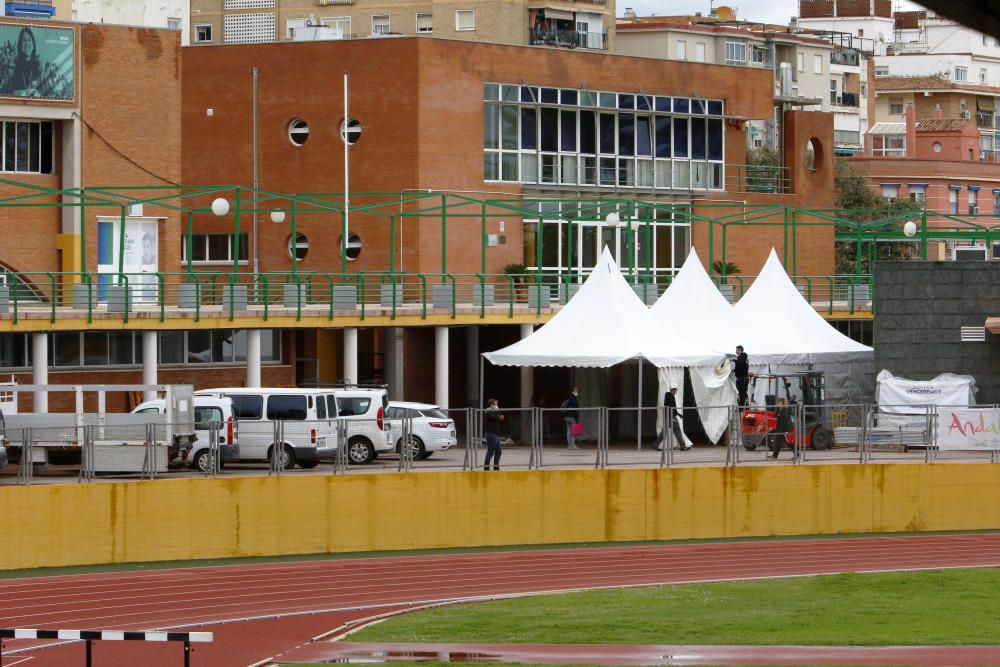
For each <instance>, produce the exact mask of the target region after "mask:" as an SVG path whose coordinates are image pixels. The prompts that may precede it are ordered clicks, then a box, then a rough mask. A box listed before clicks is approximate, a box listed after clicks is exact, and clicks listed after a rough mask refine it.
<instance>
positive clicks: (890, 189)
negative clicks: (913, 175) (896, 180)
mask: <svg viewBox="0 0 1000 667" xmlns="http://www.w3.org/2000/svg"><path fill="white" fill-rule="evenodd" d="M882 196H883V197H885V198H886V199H887V200H888V201H896V200H897V199H899V185H896V184H892V183H883V184H882Z"/></svg>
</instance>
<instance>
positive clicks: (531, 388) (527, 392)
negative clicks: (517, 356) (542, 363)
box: [520, 324, 535, 408]
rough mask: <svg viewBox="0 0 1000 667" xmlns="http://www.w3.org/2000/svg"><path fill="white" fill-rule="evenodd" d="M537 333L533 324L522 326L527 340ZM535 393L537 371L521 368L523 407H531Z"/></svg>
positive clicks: (522, 335)
mask: <svg viewBox="0 0 1000 667" xmlns="http://www.w3.org/2000/svg"><path fill="white" fill-rule="evenodd" d="M534 331H535V326H534V325H533V324H522V325H521V338H527V337H528V336H530V335H531V334H532V333H534ZM534 393H535V369H534V368H531V367H530V366H523V367H522V368H521V405H520V407H522V408H527V407H529V406H530V405H531V397H532V396H533V395H534Z"/></svg>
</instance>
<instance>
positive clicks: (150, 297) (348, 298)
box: [0, 271, 872, 325]
mask: <svg viewBox="0 0 1000 667" xmlns="http://www.w3.org/2000/svg"><path fill="white" fill-rule="evenodd" d="M13 275H15V276H16V277H17V279H18V281H19V283H18V284H16V285H13V286H11V287H9V288H7V287H0V291H2V290H7V293H8V296H9V301H10V314H11V321H12V323H13V324H15V325H16V324H18V323H20V322H22V321H23V320H24V319H25V318H26V317H28V316H30V317H31V318H32V319H38V317H39V316H41V317H44V318H45V319H47V320H48V322H50V323H52V324H55V323H56V322H57V321H58V320H59V319H60V318H63V319H68V318H81V317H83V318H86V321H87V323H88V324H90V323H93V322H94V321H95V317H97V316H99V318H100V319H102V320H106V319H108V318H111V319H113V320H114V319H115V317H114V316H115V315H117V316H119V317H120V318H121V320H122V321H123V322H126V323H127V322H129V320H130V317H132V316H134V315H135V314H137V313H141V314H142V315H143V316H144V317H149V316H153V317H156V318H157V319H158V321H160V322H163V321H165V320H166V319H167V318H168V317H181V316H183V317H190V318H192V320H193V321H194V322H196V323H197V322H200V321H202V320H203V319H205V318H206V317H212V318H219V317H222V318H225V319H226V320H227V321H229V322H233V321H236V320H237V319H238V318H239V317H246V316H255V317H262V318H263V319H264V320H265V321H267V320H269V319H271V318H272V317H275V316H282V317H288V316H294V317H295V318H296V320H297V321H301V320H302V319H303V317H309V318H317V317H321V318H324V319H326V320H328V321H334V320H335V319H336V318H337V317H345V316H353V317H360V319H362V320H365V319H367V318H370V317H373V316H379V317H388V318H389V319H391V320H395V319H397V318H399V317H408V318H413V317H415V318H417V319H421V320H425V319H427V318H428V317H430V316H431V315H435V316H437V315H446V316H448V317H450V318H451V319H457V318H458V316H459V315H467V316H479V317H481V318H482V317H485V316H486V315H487V314H490V315H496V314H503V315H506V316H507V317H510V318H513V317H514V316H515V315H517V314H522V313H526V312H527V313H535V314H538V315H542V314H546V313H549V312H551V311H552V310H553V309H554V308H558V307H560V306H562V305H564V304H565V303H566V302H567V301H568V300H569V299H570V298H572V296H573V295H574V294H575V292H576V289H577V288H578V286H579V285H580V284H581V283H582V282H583V280H585V279H586V276H587V275H588V274H587V272H577V271H541V272H532V273H525V274H514V275H511V274H480V273H476V274H472V273H468V274H436V273H389V272H372V273H315V272H302V271H299V272H296V273H292V272H287V271H286V272H267V273H260V274H251V273H243V274H232V273H227V272H195V273H187V272H173V273H155V274H154V273H141V274H139V273H124V274H119V273H113V274H91V273H55V272H44V273H17V274H13ZM753 279H754V276H749V275H730V276H726V277H724V278H723V277H719V278H717V280H716V281H717V283H718V284H719V288H720V290H721V291H722V293H723V294H724V295H725V296H727V297H728V298H730V299H731V300H732V301H735V300H738V299H739V298H740V297H742V295H743V293H744V292H745V291H746V289H748V288H749V286H750V285H751V284H752V283H753ZM670 280H671V277H670V276H669V275H664V274H653V273H642V274H640V275H638V276H636V277H635V278H634V279H632V281H631V282H632V284H633V285H634V286H635V289H636V290H637V292H645V294H646V301H647V303H649V304H651V303H652V301H653V300H655V298H657V297H659V295H661V294H662V293H663V292H664V290H666V289H667V287H669V285H670ZM792 280H793V282H795V284H796V285H797V286H798V288H799V290H800V292H801V293H802V295H803V297H805V298H806V300H807V301H809V303H811V304H812V305H813V306H814V307H815V308H817V310H820V311H821V312H825V313H827V314H831V315H832V314H833V313H834V312H835V311H844V310H847V311H849V312H852V313H853V312H854V311H855V310H870V303H869V301H870V294H871V286H872V280H871V276H870V275H865V276H793V277H792Z"/></svg>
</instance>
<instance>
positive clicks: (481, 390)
mask: <svg viewBox="0 0 1000 667" xmlns="http://www.w3.org/2000/svg"><path fill="white" fill-rule="evenodd" d="M479 409H480V410H482V409H483V355H479Z"/></svg>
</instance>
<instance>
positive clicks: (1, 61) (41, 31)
mask: <svg viewBox="0 0 1000 667" xmlns="http://www.w3.org/2000/svg"><path fill="white" fill-rule="evenodd" d="M74 41H75V33H74V31H73V29H72V28H47V27H44V26H38V25H24V24H16V23H0V97H21V98H23V97H31V98H38V99H47V100H73V99H74V92H73V56H74V53H75V49H74Z"/></svg>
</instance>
